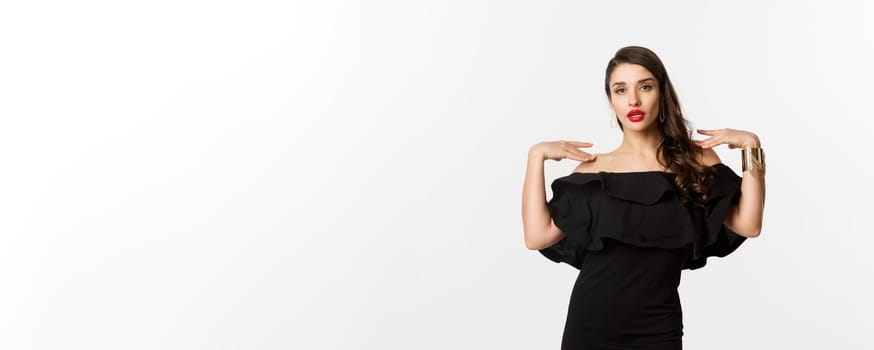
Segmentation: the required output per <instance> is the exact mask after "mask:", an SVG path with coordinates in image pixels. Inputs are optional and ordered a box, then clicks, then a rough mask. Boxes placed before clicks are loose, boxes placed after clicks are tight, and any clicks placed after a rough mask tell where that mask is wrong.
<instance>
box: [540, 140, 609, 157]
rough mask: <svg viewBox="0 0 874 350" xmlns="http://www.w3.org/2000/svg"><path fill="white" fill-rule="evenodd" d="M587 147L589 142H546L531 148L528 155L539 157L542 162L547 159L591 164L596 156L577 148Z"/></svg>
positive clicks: (590, 145) (590, 144) (589, 144)
mask: <svg viewBox="0 0 874 350" xmlns="http://www.w3.org/2000/svg"><path fill="white" fill-rule="evenodd" d="M589 147H592V143H590V142H580V141H546V142H540V143H537V144H535V145H534V146H531V149H530V150H529V151H528V154H529V155H533V156H536V157H541V159H543V160H544V161H545V160H547V159H552V160H555V161H560V160H562V159H565V158H569V159H573V160H578V161H581V162H592V161H594V160H595V158H596V157H597V156H595V155H592V154H589V153H586V152H583V151H580V150H579V148H589Z"/></svg>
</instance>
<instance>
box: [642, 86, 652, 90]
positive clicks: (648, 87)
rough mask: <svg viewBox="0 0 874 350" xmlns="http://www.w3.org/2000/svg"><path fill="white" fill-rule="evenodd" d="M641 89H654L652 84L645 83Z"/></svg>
mask: <svg viewBox="0 0 874 350" xmlns="http://www.w3.org/2000/svg"><path fill="white" fill-rule="evenodd" d="M640 89H641V90H643V91H648V90H650V89H652V85H644V86H641V87H640Z"/></svg>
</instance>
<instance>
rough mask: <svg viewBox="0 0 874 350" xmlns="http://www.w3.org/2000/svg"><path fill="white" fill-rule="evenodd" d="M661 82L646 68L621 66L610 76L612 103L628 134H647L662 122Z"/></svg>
mask: <svg viewBox="0 0 874 350" xmlns="http://www.w3.org/2000/svg"><path fill="white" fill-rule="evenodd" d="M659 93H660V91H659V83H658V81H657V80H656V79H655V77H654V76H653V75H652V73H650V72H649V71H648V70H647V69H646V68H644V67H643V66H641V65H637V64H631V63H621V64H618V65H617V66H616V67H615V68H613V72H612V73H610V104H611V105H612V107H613V111H614V112H616V115H618V116H619V122H620V123H622V129H623V130H624V131H626V132H627V131H643V130H647V129H649V128H650V127H651V126H653V125H655V124H656V123H658V115H659Z"/></svg>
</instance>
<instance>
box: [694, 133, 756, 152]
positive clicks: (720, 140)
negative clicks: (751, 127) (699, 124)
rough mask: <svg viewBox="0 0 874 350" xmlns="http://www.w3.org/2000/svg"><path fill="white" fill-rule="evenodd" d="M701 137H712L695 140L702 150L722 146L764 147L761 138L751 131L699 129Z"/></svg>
mask: <svg viewBox="0 0 874 350" xmlns="http://www.w3.org/2000/svg"><path fill="white" fill-rule="evenodd" d="M698 133H699V134H701V135H707V136H710V137H708V138H707V139H705V140H700V141H699V140H695V143H697V144H698V146H699V147H701V148H713V147H716V146H719V145H721V144H726V145H728V148H759V147H762V145H761V142H759V137H758V136H756V134H753V133H751V132H749V131H744V130H735V129H718V130H704V129H698Z"/></svg>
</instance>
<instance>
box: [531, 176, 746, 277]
mask: <svg viewBox="0 0 874 350" xmlns="http://www.w3.org/2000/svg"><path fill="white" fill-rule="evenodd" d="M713 168H714V169H715V170H716V176H715V177H714V180H713V182H712V183H711V185H710V188H709V190H708V196H707V200H706V201H705V202H704V203H703V205H695V204H689V203H685V202H683V201H682V199H681V196H680V195H679V193H678V190H677V189H676V186H675V185H674V182H673V179H674V177H675V176H676V174H674V173H669V172H664V171H658V170H653V171H636V172H603V171H602V172H573V173H571V174H569V175H566V176H563V177H560V178H557V179H555V180H554V181H553V182H552V186H551V187H552V190H553V197H552V199H551V200H550V201H549V202H548V203H547V207H548V209H549V212H550V214H551V215H552V218H553V221H554V222H555V224H556V226H557V227H558V228H559V229H561V230H562V232H564V233H565V237H564V238H562V240H561V241H559V242H557V243H556V244H554V245H552V246H550V247H547V248H544V249H541V250H540V252H541V253H542V254H543V255H544V256H546V257H547V258H549V259H550V260H553V261H555V262H564V263H567V264H570V265H572V266H574V267H576V268H580V267H581V266H582V263H583V260H584V258H585V255H586V254H587V252H588V251H598V250H601V249H604V240H616V241H619V242H622V243H626V244H631V245H635V246H638V247H659V248H665V249H674V248H682V247H688V248H689V256H688V259H687V264H686V265H685V266H684V268H689V269H696V268H700V267H702V266H704V265H705V264H706V260H707V257H710V256H720V257H721V256H725V255H728V254H730V253H731V252H732V251H734V250H735V249H736V248H737V247H738V246H739V245H740V244H741V243H742V242H743V241H744V240H745V237H742V236H740V235H737V234H736V233H734V232H731V230H729V229H728V228H727V227H725V225H723V222H724V220H725V217H726V215H728V212H729V209H730V208H731V206H733V205H735V204H736V203H737V200H738V198H739V197H740V183H741V178H740V177H739V176H738V175H737V174H736V173H734V171H732V170H731V168H729V167H728V166H726V165H724V164H722V163H719V164H716V165H714V166H713Z"/></svg>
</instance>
